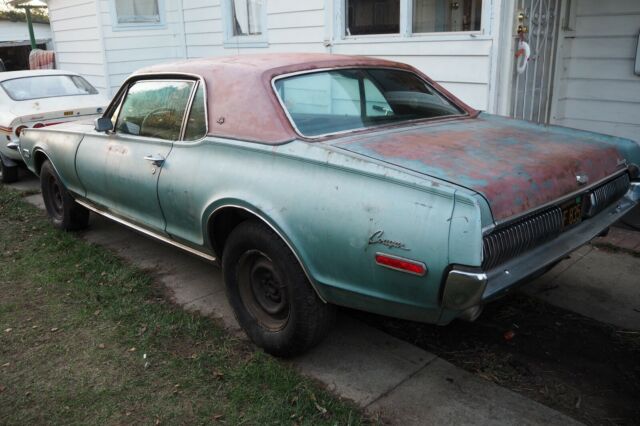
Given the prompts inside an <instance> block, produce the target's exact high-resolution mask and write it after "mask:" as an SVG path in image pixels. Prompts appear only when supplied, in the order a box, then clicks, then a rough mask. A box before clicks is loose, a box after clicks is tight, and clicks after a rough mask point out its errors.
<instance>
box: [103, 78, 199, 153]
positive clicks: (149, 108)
mask: <svg viewBox="0 0 640 426" xmlns="http://www.w3.org/2000/svg"><path fill="white" fill-rule="evenodd" d="M194 84H195V83H194V82H193V81H166V80H141V81H136V82H135V83H133V84H132V85H131V86H130V87H129V91H128V92H127V95H126V97H125V99H124V102H123V103H122V104H121V106H120V111H119V114H118V118H117V120H116V126H115V130H116V133H121V134H127V135H134V136H145V137H150V138H158V139H165V140H170V141H175V140H178V139H179V138H180V129H181V128H182V119H183V117H184V112H185V110H186V108H187V103H188V102H189V96H190V95H191V90H192V88H193V85H194Z"/></svg>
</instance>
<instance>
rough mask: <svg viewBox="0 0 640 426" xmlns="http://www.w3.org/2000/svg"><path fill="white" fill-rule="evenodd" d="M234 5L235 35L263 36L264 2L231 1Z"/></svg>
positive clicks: (257, 0)
mask: <svg viewBox="0 0 640 426" xmlns="http://www.w3.org/2000/svg"><path fill="white" fill-rule="evenodd" d="M231 1H232V4H233V18H234V29H233V35H258V34H262V20H261V17H262V0H231Z"/></svg>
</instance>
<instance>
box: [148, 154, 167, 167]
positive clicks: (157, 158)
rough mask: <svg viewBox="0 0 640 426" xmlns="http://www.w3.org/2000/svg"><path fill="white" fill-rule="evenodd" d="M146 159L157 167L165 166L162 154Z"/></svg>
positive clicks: (149, 156)
mask: <svg viewBox="0 0 640 426" xmlns="http://www.w3.org/2000/svg"><path fill="white" fill-rule="evenodd" d="M144 159H145V160H147V161H148V162H150V163H151V164H153V165H154V166H157V167H160V166H162V165H163V164H164V157H163V156H162V155H160V154H155V155H151V154H149V155H147V156H145V157H144Z"/></svg>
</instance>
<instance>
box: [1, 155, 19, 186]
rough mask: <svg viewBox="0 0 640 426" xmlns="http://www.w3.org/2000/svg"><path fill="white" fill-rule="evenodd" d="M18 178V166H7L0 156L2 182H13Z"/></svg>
mask: <svg viewBox="0 0 640 426" xmlns="http://www.w3.org/2000/svg"><path fill="white" fill-rule="evenodd" d="M17 180H18V166H11V167H8V166H5V165H4V163H3V162H2V158H0V182H2V183H13V182H16V181H17Z"/></svg>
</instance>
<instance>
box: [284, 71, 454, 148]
mask: <svg viewBox="0 0 640 426" xmlns="http://www.w3.org/2000/svg"><path fill="white" fill-rule="evenodd" d="M274 85H275V88H276V91H277V94H278V97H279V98H280V102H281V103H282V105H283V106H284V108H285V110H286V111H287V114H288V115H289V117H290V119H291V121H292V122H293V124H294V126H295V127H296V129H297V130H298V132H299V133H300V134H302V135H303V136H308V137H318V136H323V135H327V134H332V133H340V132H345V131H350V130H357V129H365V128H369V127H375V126H380V125H384V124H395V123H401V122H406V121H412V120H419V119H426V118H434V117H443V116H452V115H462V114H464V111H462V110H461V109H460V108H458V107H457V106H456V105H454V104H453V103H452V102H450V101H449V100H448V99H447V98H445V97H444V96H443V95H441V94H440V93H438V92H437V91H436V90H435V89H434V88H433V87H431V86H430V85H429V84H428V83H427V82H426V81H424V80H423V79H421V78H420V77H419V76H417V75H416V74H414V73H412V72H409V71H403V70H394V69H342V70H331V71H320V72H314V73H308V74H301V75H295V76H290V77H284V78H280V79H277V80H276V81H275V83H274Z"/></svg>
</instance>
